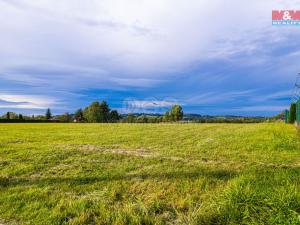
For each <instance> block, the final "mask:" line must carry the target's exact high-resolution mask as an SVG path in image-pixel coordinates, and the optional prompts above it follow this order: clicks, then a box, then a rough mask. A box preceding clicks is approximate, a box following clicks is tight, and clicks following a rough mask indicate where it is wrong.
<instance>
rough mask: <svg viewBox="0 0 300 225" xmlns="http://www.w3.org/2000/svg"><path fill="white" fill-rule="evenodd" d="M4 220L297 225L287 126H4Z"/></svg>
mask: <svg viewBox="0 0 300 225" xmlns="http://www.w3.org/2000/svg"><path fill="white" fill-rule="evenodd" d="M0 224H43V225H44V224H45V225H46V224H51V225H55V224H300V139H299V137H298V134H297V131H296V129H295V128H294V127H293V126H292V125H285V124H280V123H278V124H155V125H153V124H152V125H151V124H144V125H143V124H0Z"/></svg>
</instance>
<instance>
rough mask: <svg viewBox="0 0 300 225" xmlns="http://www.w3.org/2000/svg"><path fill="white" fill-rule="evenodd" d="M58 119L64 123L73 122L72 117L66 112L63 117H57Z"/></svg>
mask: <svg viewBox="0 0 300 225" xmlns="http://www.w3.org/2000/svg"><path fill="white" fill-rule="evenodd" d="M56 119H58V120H59V121H62V122H72V115H70V114H69V113H67V112H66V113H64V114H63V115H59V116H57V117H56Z"/></svg>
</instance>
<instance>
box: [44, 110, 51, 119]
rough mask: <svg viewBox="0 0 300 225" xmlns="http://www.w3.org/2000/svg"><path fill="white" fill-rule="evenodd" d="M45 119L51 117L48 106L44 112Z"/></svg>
mask: <svg viewBox="0 0 300 225" xmlns="http://www.w3.org/2000/svg"><path fill="white" fill-rule="evenodd" d="M45 118H46V120H50V119H51V118H52V114H51V110H50V109H49V108H48V109H47V110H46V114H45Z"/></svg>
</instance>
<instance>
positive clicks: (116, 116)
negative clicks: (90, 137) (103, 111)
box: [110, 110, 121, 123]
mask: <svg viewBox="0 0 300 225" xmlns="http://www.w3.org/2000/svg"><path fill="white" fill-rule="evenodd" d="M120 118H121V116H120V115H119V113H118V111H117V110H112V111H111V112H110V122H113V123H114V122H117V121H119V120H120Z"/></svg>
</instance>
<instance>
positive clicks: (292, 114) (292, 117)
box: [289, 103, 296, 123]
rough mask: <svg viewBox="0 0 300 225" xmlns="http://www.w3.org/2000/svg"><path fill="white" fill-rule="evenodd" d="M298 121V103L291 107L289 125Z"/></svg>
mask: <svg viewBox="0 0 300 225" xmlns="http://www.w3.org/2000/svg"><path fill="white" fill-rule="evenodd" d="M295 120H296V103H292V104H291V107H290V115H289V123H294V122H295Z"/></svg>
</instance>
